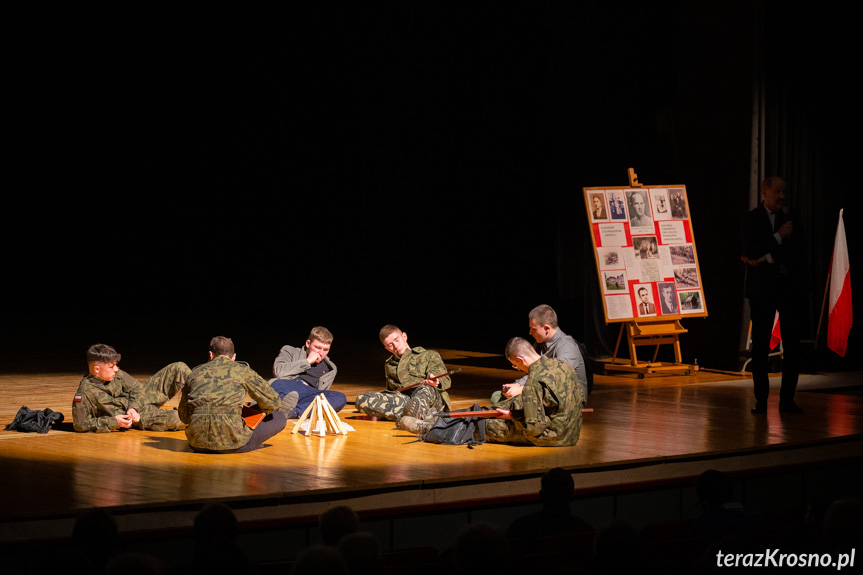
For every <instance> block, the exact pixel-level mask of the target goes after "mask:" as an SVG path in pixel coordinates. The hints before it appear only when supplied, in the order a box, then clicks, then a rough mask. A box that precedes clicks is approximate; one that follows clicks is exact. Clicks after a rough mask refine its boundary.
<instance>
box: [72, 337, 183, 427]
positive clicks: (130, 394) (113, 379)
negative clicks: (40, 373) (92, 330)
mask: <svg viewBox="0 0 863 575" xmlns="http://www.w3.org/2000/svg"><path fill="white" fill-rule="evenodd" d="M120 358H121V356H120V354H119V353H117V350H115V349H114V348H113V347H111V346H110V345H105V344H102V343H97V344H94V345H91V346H90V348H89V349H88V350H87V367H88V373H87V374H86V375H84V378H83V379H82V380H81V383H79V384H78V391H77V392H75V398H74V400H73V401H72V422H73V426H74V429H75V431H97V432H107V431H118V430H120V429H128V428H130V427H134V428H136V429H149V430H150V431H176V430H179V429H183V428H184V427H185V425H184V424H183V423H182V422H181V421H180V418H179V416H178V414H177V411H176V410H174V409H160V408H161V407H162V405H164V404H165V403H166V402H167V401H168V400H169V399H171V398H172V397H174V395H176V394H177V392H178V391H179V390H180V389H181V388H182V387H183V385H184V384H185V383H186V378H187V377H188V375H189V367H188V366H187V365H186V364H185V363H183V362H177V363H172V364H170V365H168V366H166V367H163V368H162V369H160V370H159V371H158V372H156V373H155V374H154V375H152V376H151V377H150V378H148V379H147V381H146V382H145V383H144V384H143V385H142V384H141V383H139V382H138V380H136V379H135V378H134V377H132V376H131V375H129V374H128V373H126V372H125V371H123V370H121V369H120V368H119V367H118V366H117V363H118V362H119V361H120Z"/></svg>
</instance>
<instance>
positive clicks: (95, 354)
mask: <svg viewBox="0 0 863 575" xmlns="http://www.w3.org/2000/svg"><path fill="white" fill-rule="evenodd" d="M120 357H121V355H120V354H119V353H117V350H116V349H114V348H113V347H111V346H110V345H105V344H104V343H94V344H93V345H91V346H90V348H89V349H88V350H87V363H96V362H97V361H98V362H100V363H118V362H119V361H120Z"/></svg>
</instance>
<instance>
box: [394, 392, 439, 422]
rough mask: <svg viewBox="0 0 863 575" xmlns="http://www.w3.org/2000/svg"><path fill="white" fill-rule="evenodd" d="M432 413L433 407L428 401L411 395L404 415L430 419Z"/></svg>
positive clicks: (403, 412) (406, 403)
mask: <svg viewBox="0 0 863 575" xmlns="http://www.w3.org/2000/svg"><path fill="white" fill-rule="evenodd" d="M432 413H433V411H432V409H431V407H429V406H428V404H426V402H424V401H421V400H419V399H417V398H415V397H409V398H408V400H407V401H406V402H405V407H404V411H402V417H415V418H417V419H424V420H429V419H431V418H432Z"/></svg>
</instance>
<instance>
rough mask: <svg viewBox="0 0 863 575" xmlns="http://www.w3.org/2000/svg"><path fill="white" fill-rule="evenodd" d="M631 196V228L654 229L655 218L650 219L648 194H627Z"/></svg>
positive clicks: (638, 192)
mask: <svg viewBox="0 0 863 575" xmlns="http://www.w3.org/2000/svg"><path fill="white" fill-rule="evenodd" d="M627 194H628V195H629V227H630V228H646V229H649V230H652V229H653V218H651V217H650V215H649V213H650V205H649V204H648V203H647V194H645V193H644V192H640V191H635V192H627Z"/></svg>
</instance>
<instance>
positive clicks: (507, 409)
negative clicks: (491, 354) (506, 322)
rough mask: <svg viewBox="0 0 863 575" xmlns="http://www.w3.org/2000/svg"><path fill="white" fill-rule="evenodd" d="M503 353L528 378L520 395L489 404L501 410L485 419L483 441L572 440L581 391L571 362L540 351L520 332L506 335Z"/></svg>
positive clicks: (548, 444)
mask: <svg viewBox="0 0 863 575" xmlns="http://www.w3.org/2000/svg"><path fill="white" fill-rule="evenodd" d="M506 358H507V359H508V360H509V362H510V363H511V364H512V366H513V367H514V368H515V369H517V370H519V371H524V372H527V381H526V382H525V384H524V389H523V390H522V392H521V394H520V395H516V396H513V397H510V398H507V399H505V400H503V401H501V402H499V403H496V404H494V405H493V407H494V408H495V409H497V410H498V411H500V412H501V414H502V416H501V418H500V419H490V420H488V422H487V423H486V427H485V438H486V441H488V442H489V443H515V444H522V445H538V446H540V447H560V446H565V445H575V444H576V443H577V442H578V436H579V434H580V433H581V418H582V415H581V406H582V404H583V403H584V395H583V392H582V388H581V386H580V385H579V384H578V376H577V375H576V374H575V370H574V369H573V367H572V366H571V365H569V364H568V363H566V362H564V361H562V360H559V359H554V358H551V357H548V356H546V355H539V353H537V351H536V350H535V349H534V348H533V346H532V345H530V343H528V341H527V340H525V339H523V338H520V337H514V338H512V339H511V340H509V342H508V343H507V345H506Z"/></svg>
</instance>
